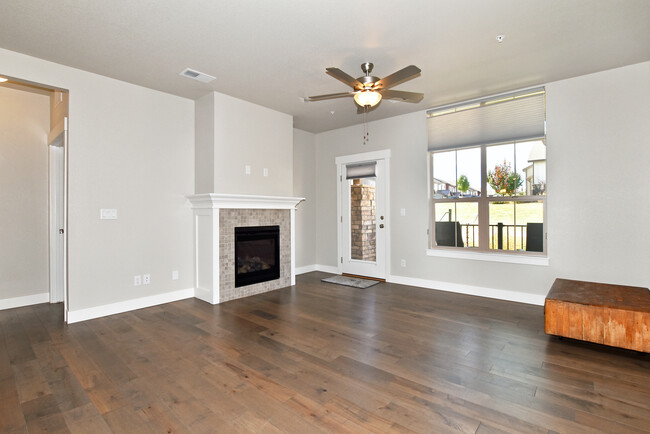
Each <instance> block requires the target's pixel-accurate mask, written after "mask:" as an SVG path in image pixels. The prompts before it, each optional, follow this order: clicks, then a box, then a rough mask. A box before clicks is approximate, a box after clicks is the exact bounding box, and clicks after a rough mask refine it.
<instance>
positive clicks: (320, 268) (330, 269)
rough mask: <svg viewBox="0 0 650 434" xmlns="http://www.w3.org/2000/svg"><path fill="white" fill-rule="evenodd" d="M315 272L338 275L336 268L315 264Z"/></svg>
mask: <svg viewBox="0 0 650 434" xmlns="http://www.w3.org/2000/svg"><path fill="white" fill-rule="evenodd" d="M316 271H322V272H323V273H332V274H339V269H338V267H332V266H331V265H320V264H316Z"/></svg>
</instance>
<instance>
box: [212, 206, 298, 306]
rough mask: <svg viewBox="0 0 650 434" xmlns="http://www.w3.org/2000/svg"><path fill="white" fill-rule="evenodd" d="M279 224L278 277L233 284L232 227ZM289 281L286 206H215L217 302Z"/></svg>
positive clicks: (282, 284) (281, 284) (288, 240)
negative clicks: (217, 215)
mask: <svg viewBox="0 0 650 434" xmlns="http://www.w3.org/2000/svg"><path fill="white" fill-rule="evenodd" d="M275 225H277V226H280V278H279V279H276V280H270V281H268V282H262V283H255V284H253V285H247V286H241V287H239V288H235V227H242V226H275ZM290 285H291V211H289V210H287V209H221V210H219V287H220V288H219V302H220V303H223V302H224V301H228V300H234V299H236V298H242V297H248V296H249V295H255V294H261V293H263V292H268V291H273V290H274V289H279V288H284V287H286V286H290Z"/></svg>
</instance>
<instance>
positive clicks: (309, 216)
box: [293, 129, 316, 267]
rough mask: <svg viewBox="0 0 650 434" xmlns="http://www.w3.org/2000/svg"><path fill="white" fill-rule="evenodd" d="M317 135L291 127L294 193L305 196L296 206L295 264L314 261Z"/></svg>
mask: <svg viewBox="0 0 650 434" xmlns="http://www.w3.org/2000/svg"><path fill="white" fill-rule="evenodd" d="M315 139H316V135H315V134H312V133H308V132H306V131H302V130H298V129H294V130H293V196H294V197H304V198H306V200H305V201H303V202H301V203H300V205H298V207H297V208H296V267H306V266H310V265H314V264H315V263H316V227H315V226H314V221H315V218H316V178H315V176H314V172H315V170H316V140H315Z"/></svg>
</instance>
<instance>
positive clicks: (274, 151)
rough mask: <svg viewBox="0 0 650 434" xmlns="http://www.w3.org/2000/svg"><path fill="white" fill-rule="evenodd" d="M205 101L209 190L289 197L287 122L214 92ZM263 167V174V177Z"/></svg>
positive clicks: (289, 135) (290, 149)
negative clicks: (209, 105) (210, 135)
mask: <svg viewBox="0 0 650 434" xmlns="http://www.w3.org/2000/svg"><path fill="white" fill-rule="evenodd" d="M210 97H211V98H212V99H213V102H214V191H213V192H214V193H229V194H251V195H266V196H290V195H291V194H292V191H293V177H292V174H293V118H292V117H291V116H290V115H287V114H284V113H280V112H277V111H275V110H271V109H268V108H266V107H262V106H259V105H256V104H252V103H249V102H247V101H243V100H240V99H237V98H233V97H231V96H228V95H223V94H220V93H217V92H213V93H212V94H211V95H210V96H209V97H208V98H210ZM204 98H206V97H204ZM198 109H200V107H197V110H198ZM197 116H198V114H197ZM246 165H249V166H251V174H250V175H246V173H245V171H244V166H246ZM264 168H267V169H268V171H269V174H268V176H263V169H264Z"/></svg>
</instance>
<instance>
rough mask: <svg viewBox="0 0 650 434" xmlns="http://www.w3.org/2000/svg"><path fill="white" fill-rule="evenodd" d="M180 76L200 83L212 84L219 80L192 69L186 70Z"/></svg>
mask: <svg viewBox="0 0 650 434" xmlns="http://www.w3.org/2000/svg"><path fill="white" fill-rule="evenodd" d="M179 75H182V76H183V77H187V78H191V79H193V80H197V81H200V82H201V83H210V82H211V81H212V80H215V79H216V78H217V77H213V76H211V75H208V74H205V73H203V72H199V71H196V70H194V69H190V68H185V69H184V70H183V71H182V72H181V73H180V74H179Z"/></svg>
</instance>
